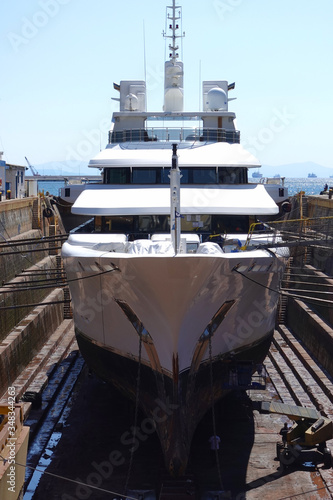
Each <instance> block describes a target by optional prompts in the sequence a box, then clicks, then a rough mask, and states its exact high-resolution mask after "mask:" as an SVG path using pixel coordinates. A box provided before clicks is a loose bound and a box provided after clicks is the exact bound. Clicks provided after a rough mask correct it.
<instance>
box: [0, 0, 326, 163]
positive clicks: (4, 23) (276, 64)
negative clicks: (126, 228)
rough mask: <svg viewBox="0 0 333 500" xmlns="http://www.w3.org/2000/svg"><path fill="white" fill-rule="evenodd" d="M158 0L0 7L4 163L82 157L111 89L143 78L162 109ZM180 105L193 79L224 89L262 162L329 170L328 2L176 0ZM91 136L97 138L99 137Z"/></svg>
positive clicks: (189, 104)
mask: <svg viewBox="0 0 333 500" xmlns="http://www.w3.org/2000/svg"><path fill="white" fill-rule="evenodd" d="M167 4H171V2H168V0H144V1H141V2H138V1H137V0H136V1H134V0H127V1H126V2H122V1H119V0H118V1H116V0H94V1H92V0H12V1H9V0H6V1H3V2H1V5H0V19H1V31H0V33H1V51H0V54H1V59H0V61H1V79H0V149H1V150H3V151H4V152H5V160H6V161H7V162H9V163H17V164H25V160H24V157H25V156H27V157H28V159H29V160H30V162H31V163H32V164H35V165H38V164H41V163H45V162H48V161H53V160H65V159H73V158H74V157H75V156H76V157H77V158H80V159H82V160H83V161H88V160H89V158H90V157H92V156H94V155H95V154H96V153H97V152H98V151H99V149H100V137H99V136H100V135H101V143H102V146H104V145H105V144H106V142H107V132H106V129H107V127H108V125H109V123H110V119H111V114H112V111H116V110H117V108H118V104H117V103H116V102H114V101H111V97H112V96H116V92H115V91H114V90H113V87H112V84H113V82H119V81H120V80H125V79H144V48H143V45H144V44H143V39H144V37H143V31H144V29H143V26H145V46H146V73H147V89H148V109H149V110H151V111H152V110H158V111H160V110H162V105H163V65H164V56H165V42H164V40H163V37H162V31H163V29H164V27H165V10H166V5H167ZM180 4H181V5H182V7H183V30H185V33H186V36H185V39H184V42H183V48H184V50H183V60H184V69H185V85H184V88H185V108H186V110H196V109H197V108H198V107H199V100H200V96H199V89H200V91H201V86H199V73H200V71H199V68H200V66H201V80H210V79H216V80H219V79H221V80H228V81H229V82H233V81H235V82H236V89H235V90H234V91H232V94H231V96H232V97H237V100H236V101H232V102H231V103H230V110H232V111H235V112H236V114H237V124H238V128H239V129H240V131H241V138H242V139H241V140H242V142H243V143H244V145H246V146H248V147H249V149H251V151H252V152H254V153H255V154H256V155H257V157H258V158H259V159H260V161H261V162H262V163H263V164H269V165H281V164H287V163H295V162H303V161H314V162H316V163H319V164H321V165H324V166H326V167H333V158H332V152H331V149H332V148H331V144H332V116H333V113H332V111H333V110H332V102H333V100H332V87H333V69H332V60H333V57H332V54H333V35H332V25H333V2H332V0H316V1H314V0H206V1H203V0H201V1H199V0H182V1H181V2H180ZM99 129H101V134H100V133H99Z"/></svg>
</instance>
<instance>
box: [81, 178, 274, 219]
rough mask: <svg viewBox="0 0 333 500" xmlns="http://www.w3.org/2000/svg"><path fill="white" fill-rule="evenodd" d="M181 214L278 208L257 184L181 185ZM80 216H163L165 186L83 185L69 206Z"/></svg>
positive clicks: (167, 198) (167, 196)
mask: <svg viewBox="0 0 333 500" xmlns="http://www.w3.org/2000/svg"><path fill="white" fill-rule="evenodd" d="M180 206H181V213H182V214H202V215H204V214H225V215H227V214H228V215H273V214H276V213H278V211H279V209H278V207H277V205H276V204H275V202H274V201H273V199H272V198H271V197H270V196H269V194H268V193H267V191H266V189H265V187H264V186H263V185H261V184H244V185H241V184H238V185H235V186H233V185H228V186H227V185H225V186H224V185H219V186H217V185H214V186H206V187H200V188H199V187H181V190H180ZM72 213H74V214H80V215H167V214H169V213H170V187H169V186H154V187H145V186H140V187H138V186H128V185H126V186H124V187H122V186H117V187H113V186H108V185H106V184H101V185H100V186H98V185H92V186H87V187H86V189H85V190H84V191H83V192H82V193H81V194H80V196H79V197H78V198H77V200H76V202H75V203H74V205H73V207H72Z"/></svg>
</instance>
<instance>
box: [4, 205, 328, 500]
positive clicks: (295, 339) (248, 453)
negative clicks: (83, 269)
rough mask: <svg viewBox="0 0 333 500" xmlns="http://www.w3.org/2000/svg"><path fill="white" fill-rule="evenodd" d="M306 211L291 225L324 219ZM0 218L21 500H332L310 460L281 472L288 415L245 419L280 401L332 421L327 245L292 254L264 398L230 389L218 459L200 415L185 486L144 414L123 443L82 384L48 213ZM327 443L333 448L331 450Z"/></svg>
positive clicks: (56, 237) (101, 392)
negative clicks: (17, 407) (24, 442)
mask: <svg viewBox="0 0 333 500" xmlns="http://www.w3.org/2000/svg"><path fill="white" fill-rule="evenodd" d="M307 202H308V203H307V204H306V203H304V204H303V206H302V210H304V212H305V213H304V215H308V216H311V217H327V216H329V215H330V214H331V215H333V200H329V199H328V198H327V197H326V198H323V197H308V199H307ZM296 205H297V203H296ZM46 208H50V209H51V210H52V215H51V216H50V212H46V211H45V209H46ZM298 208H299V207H298V206H296V207H294V209H295V210H296V209H298ZM0 222H1V224H0V226H1V225H2V226H1V227H0V232H1V233H2V234H4V236H5V238H4V240H3V241H2V242H1V243H0V246H1V248H0V273H1V281H2V288H1V290H0V292H1V305H0V308H1V316H0V318H1V319H0V341H1V344H0V393H1V394H0V397H1V401H2V402H1V404H4V403H5V404H7V402H8V387H15V391H16V394H15V396H16V399H17V401H21V404H22V412H23V413H24V419H25V422H24V425H25V426H29V427H30V442H29V450H28V459H27V464H26V465H27V468H26V484H25V488H26V492H25V495H24V499H25V500H28V499H31V500H44V499H46V498H47V499H49V500H52V499H54V500H60V499H62V500H66V499H67V500H69V499H88V498H90V499H94V500H99V499H103V500H104V499H108V498H110V499H113V498H124V499H125V498H126V496H124V495H123V494H124V488H125V485H126V484H127V485H128V488H127V491H128V493H127V498H130V497H132V498H139V496H138V494H137V493H135V492H137V491H139V490H141V492H142V495H144V496H143V497H142V498H160V500H163V499H167V498H169V499H170V498H172V499H174V500H177V499H178V500H182V499H184V498H190V497H192V498H196V499H204V498H205V499H207V500H208V499H209V500H210V499H213V498H224V497H225V496H223V495H222V494H219V491H222V489H223V490H225V491H226V492H228V495H226V497H229V498H233V499H235V500H243V499H250V500H252V499H259V498H260V499H261V498H262V499H266V498H269V499H270V500H274V499H276V500H278V499H281V500H282V499H287V498H288V499H289V498H293V499H331V498H333V469H332V468H328V467H327V466H325V465H324V464H323V462H322V460H321V456H319V455H318V452H314V451H309V452H306V453H304V454H302V456H300V457H299V460H298V463H297V464H293V465H290V466H288V464H286V466H285V467H281V465H280V462H279V461H278V460H277V458H276V451H277V450H276V443H277V442H278V441H279V439H280V436H279V434H278V433H279V431H280V429H281V427H282V426H283V423H284V422H285V421H288V419H287V418H286V417H284V416H279V415H273V414H269V415H265V414H261V413H260V412H259V411H258V410H257V409H256V408H257V403H258V402H261V401H271V400H273V401H281V402H283V403H288V404H292V405H298V406H303V407H309V408H315V409H317V410H318V411H321V412H323V413H325V414H326V415H327V416H328V417H329V418H331V419H332V420H333V406H332V403H333V329H332V325H333V309H332V293H333V279H332V274H333V272H332V268H333V265H332V262H333V252H332V249H331V248H329V247H328V246H327V247H326V248H325V249H319V250H318V249H312V250H311V252H309V251H307V250H305V249H304V248H302V249H301V250H300V249H298V251H297V252H296V251H295V252H294V256H293V259H292V260H291V262H290V266H289V267H288V269H287V271H286V274H285V277H284V282H283V289H285V290H287V291H289V297H284V299H283V300H282V301H281V303H280V311H279V316H278V318H277V325H276V331H275V334H274V341H273V343H272V346H271V349H270V352H269V355H268V357H267V358H266V360H265V366H266V370H267V375H266V388H261V389H260V390H248V391H246V392H245V391H240V390H235V391H234V393H233V394H231V395H229V396H228V397H227V398H226V399H225V400H223V401H222V402H221V403H220V404H219V405H217V406H216V408H215V417H216V426H217V429H216V431H217V434H218V435H219V436H220V438H221V448H220V450H219V453H218V461H216V457H215V456H211V452H210V449H209V443H208V439H209V437H210V436H211V435H212V433H213V430H212V414H211V412H209V413H208V414H207V415H206V417H205V418H204V420H203V421H202V422H201V423H200V425H199V427H198V429H197V431H196V434H195V436H194V440H193V444H192V449H191V456H190V461H189V466H188V470H187V473H186V477H185V478H182V479H181V480H177V481H175V480H171V478H170V477H168V476H167V474H166V472H165V470H164V464H163V460H162V454H161V451H160V448H159V442H158V440H157V437H156V434H155V432H154V429H153V428H152V426H151V425H150V423H149V422H148V421H147V419H146V418H145V416H144V415H142V414H140V415H139V419H138V430H137V433H136V436H135V438H134V437H133V426H134V407H133V405H132V404H131V403H129V402H128V401H127V400H124V399H123V398H122V397H121V396H120V395H119V394H118V393H116V392H115V391H114V390H113V389H112V388H110V387H109V386H108V385H106V384H104V383H103V382H101V381H100V380H98V379H97V378H95V377H94V376H93V375H91V374H89V372H88V370H87V368H86V367H85V365H84V363H83V361H82V359H81V357H80V355H79V353H78V351H77V345H76V342H75V338H74V328H73V321H72V319H71V311H70V304H69V298H68V291H67V289H66V281H65V276H64V275H63V270H62V266H61V259H60V258H59V256H58V253H59V247H60V246H61V241H62V239H63V236H62V235H63V233H64V229H63V226H62V224H61V220H60V218H59V214H58V213H57V210H56V207H54V206H53V205H49V200H40V199H39V200H38V199H27V200H18V201H15V200H12V201H6V202H1V203H0ZM296 295H297V297H296ZM309 297H310V298H311V300H310V299H309ZM166 411H168V409H166ZM327 444H328V446H330V447H331V448H333V442H332V441H331V442H328V443H327ZM133 446H134V447H135V452H134V453H133V455H131V451H130V450H131V448H132V447H133ZM0 455H2V453H0ZM0 465H1V464H0ZM17 467H20V466H17ZM35 469H38V470H39V471H42V472H38V471H36V470H35ZM0 484H1V483H0ZM0 491H1V497H0V498H1V500H3V499H4V500H7V497H6V496H3V492H2V490H1V489H0ZM130 492H131V493H130ZM144 492H145V493H144ZM149 492H154V494H155V497H152V496H151V497H149ZM219 495H220V496H219ZM9 498H10V499H11V498H13V499H14V497H8V499H9ZM16 498H18V497H16Z"/></svg>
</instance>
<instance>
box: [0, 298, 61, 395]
mask: <svg viewBox="0 0 333 500" xmlns="http://www.w3.org/2000/svg"><path fill="white" fill-rule="evenodd" d="M61 300H63V290H61V289H56V290H54V291H53V292H51V293H50V294H49V295H48V296H47V297H46V299H44V302H54V301H61ZM62 321H63V304H52V305H40V306H38V307H36V308H35V309H34V311H33V312H32V313H31V314H29V315H28V316H26V317H25V318H24V320H22V321H21V322H20V323H19V324H18V325H17V326H16V327H15V328H14V329H13V330H12V331H11V333H10V334H9V335H8V336H7V337H6V339H5V340H4V341H3V342H2V343H1V344H0V394H3V393H4V392H5V391H6V390H7V388H8V386H10V385H12V383H13V382H14V380H15V379H16V378H17V377H18V376H19V374H20V373H21V371H22V370H23V369H24V367H26V366H27V365H28V364H29V362H30V361H31V360H32V358H33V357H34V356H35V355H36V354H37V352H38V351H39V350H40V349H41V347H42V346H43V344H44V343H45V342H46V341H47V339H48V338H49V337H50V335H51V334H52V333H53V332H54V331H55V330H56V328H57V327H58V326H59V325H60V324H61V322H62Z"/></svg>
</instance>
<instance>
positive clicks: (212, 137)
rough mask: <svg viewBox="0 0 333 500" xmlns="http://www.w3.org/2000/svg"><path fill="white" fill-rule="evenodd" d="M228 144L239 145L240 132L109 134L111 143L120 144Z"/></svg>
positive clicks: (169, 130) (165, 129)
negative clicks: (156, 142)
mask: <svg viewBox="0 0 333 500" xmlns="http://www.w3.org/2000/svg"><path fill="white" fill-rule="evenodd" d="M153 141H161V142H183V141H188V142H196V141H200V142H228V143H229V144H235V143H236V144H239V142H240V132H239V131H238V130H227V129H224V128H183V127H180V128H179V127H178V128H169V127H152V128H147V129H124V130H116V131H112V132H110V133H109V143H120V142H153Z"/></svg>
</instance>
